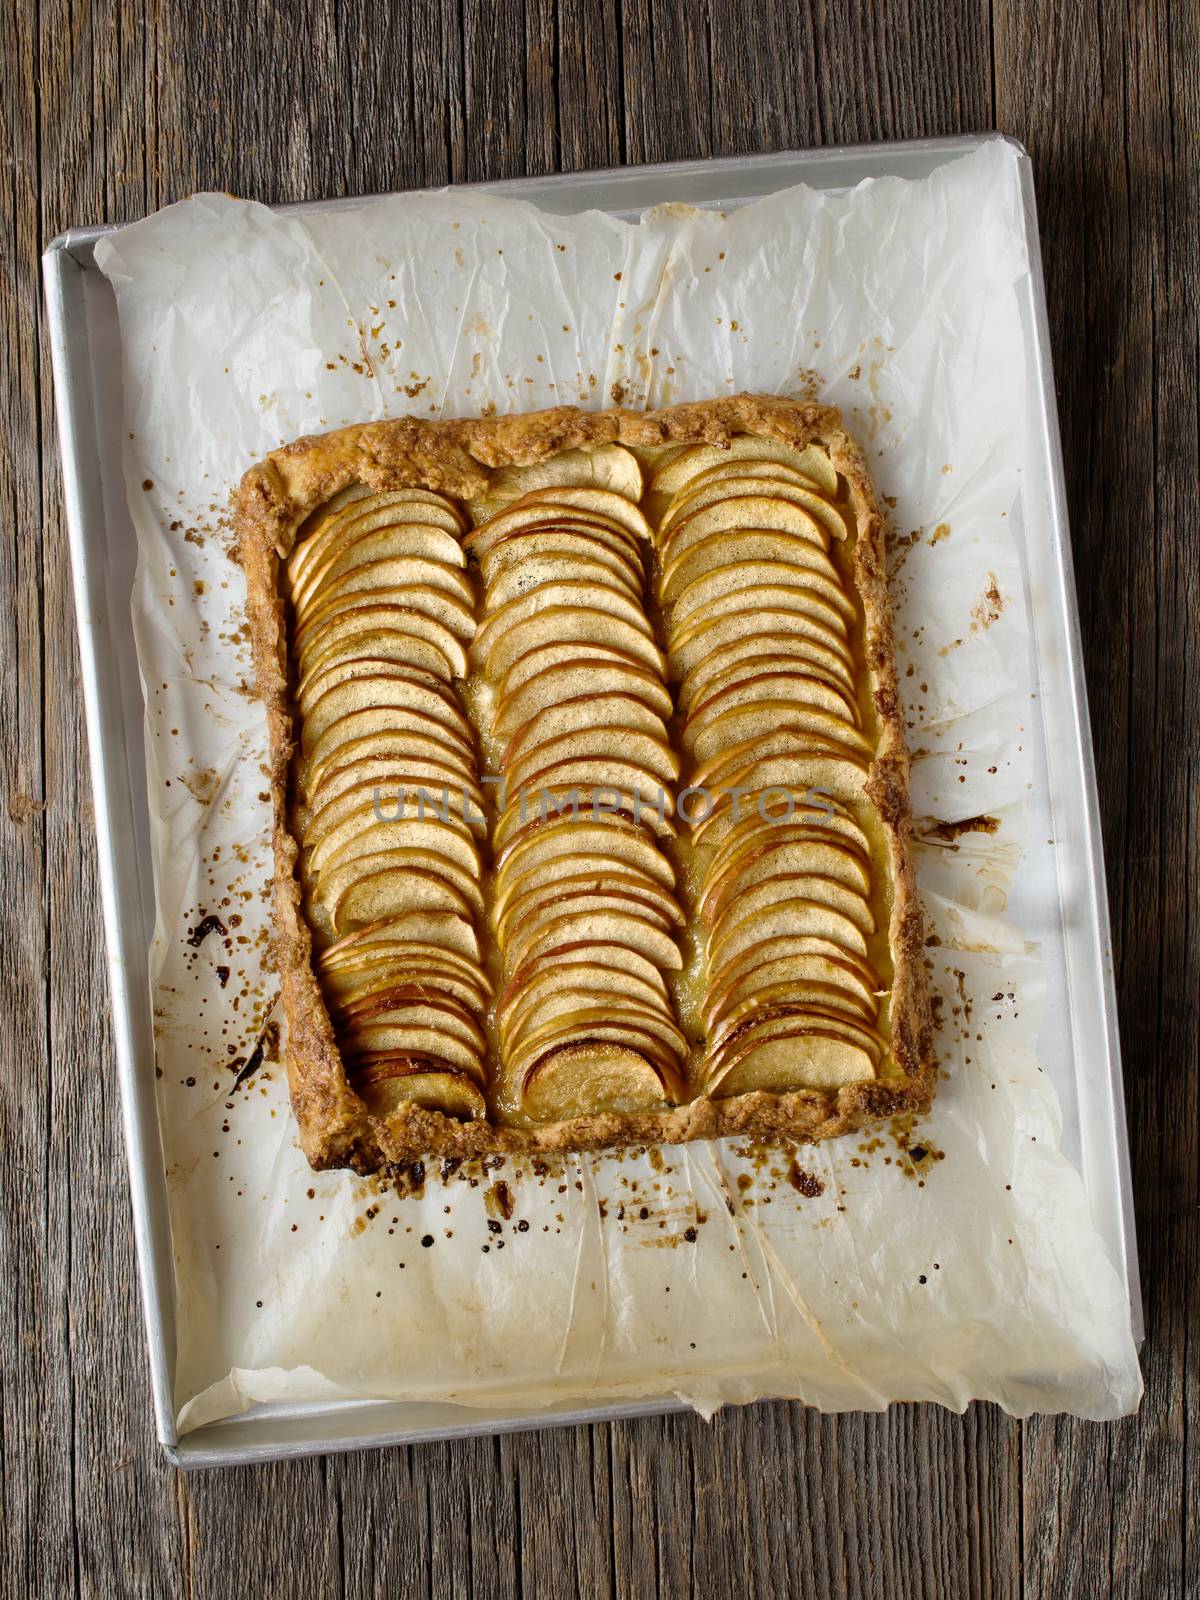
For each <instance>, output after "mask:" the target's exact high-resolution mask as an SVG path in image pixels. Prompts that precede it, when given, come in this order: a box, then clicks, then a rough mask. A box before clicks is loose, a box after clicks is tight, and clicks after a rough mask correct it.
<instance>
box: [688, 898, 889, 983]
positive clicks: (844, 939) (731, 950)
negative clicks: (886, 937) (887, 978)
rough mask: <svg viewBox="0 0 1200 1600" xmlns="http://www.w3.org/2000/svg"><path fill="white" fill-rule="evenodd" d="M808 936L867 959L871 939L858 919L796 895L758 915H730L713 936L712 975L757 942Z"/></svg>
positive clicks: (710, 970) (814, 899)
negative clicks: (868, 940) (740, 916)
mask: <svg viewBox="0 0 1200 1600" xmlns="http://www.w3.org/2000/svg"><path fill="white" fill-rule="evenodd" d="M806 935H807V936H810V937H816V938H821V939H828V940H830V942H831V943H833V944H837V945H840V946H841V947H842V948H843V949H844V950H849V951H850V953H851V955H856V956H859V957H861V958H862V959H863V960H865V959H866V956H867V941H866V939H865V937H864V936H863V931H862V929H861V928H860V927H859V925H858V923H857V922H855V921H853V920H852V919H851V918H850V917H848V916H846V915H845V914H844V913H843V912H842V911H840V910H837V909H835V908H834V907H833V906H831V905H829V904H827V903H826V902H825V901H824V900H818V899H816V898H815V897H811V896H796V897H795V898H794V899H790V900H778V901H776V902H775V903H774V904H773V905H771V906H770V907H769V909H768V910H766V911H765V912H763V913H762V914H761V915H758V916H754V917H750V916H746V917H744V918H740V919H739V918H738V917H736V916H731V917H729V918H727V919H726V920H725V921H724V922H723V923H722V924H721V926H720V927H719V928H717V929H716V930H714V932H713V934H712V936H711V937H710V939H709V944H708V963H709V972H710V975H714V976H715V975H716V974H717V973H720V972H723V971H724V970H725V969H726V968H727V967H729V966H731V965H732V964H733V963H734V962H736V960H737V959H738V957H739V956H740V955H742V954H744V953H745V951H747V950H748V949H750V948H751V946H753V945H756V944H762V943H764V942H765V941H766V940H769V939H778V938H782V937H792V938H801V937H804V936H806Z"/></svg>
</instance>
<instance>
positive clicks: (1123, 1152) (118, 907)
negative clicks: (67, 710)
mask: <svg viewBox="0 0 1200 1600" xmlns="http://www.w3.org/2000/svg"><path fill="white" fill-rule="evenodd" d="M985 143H1004V144H1006V145H1008V146H1009V147H1010V148H1011V149H1012V150H1013V151H1014V152H1015V153H1016V156H1017V158H1018V166H1019V171H1020V182H1021V190H1022V198H1023V200H1024V225H1025V236H1026V245H1027V249H1028V254H1029V263H1030V276H1029V300H1030V307H1031V311H1032V342H1033V347H1034V353H1035V355H1036V357H1037V368H1038V380H1039V381H1038V384H1037V390H1038V395H1039V401H1040V406H1039V413H1038V417H1037V423H1038V433H1039V435H1040V437H1041V438H1042V440H1043V441H1044V444H1045V447H1046V465H1047V468H1048V479H1049V486H1050V515H1051V519H1052V522H1053V524H1054V527H1055V529H1056V532H1057V535H1058V537H1057V538H1056V540H1055V545H1056V558H1057V559H1056V567H1057V575H1058V578H1059V590H1060V596H1061V599H1062V602H1063V606H1064V609H1065V614H1064V616H1063V618H1062V621H1063V624H1064V642H1065V661H1064V664H1063V671H1064V673H1065V674H1067V675H1068V676H1069V678H1070V685H1071V696H1070V702H1071V705H1070V709H1071V712H1072V719H1071V731H1072V735H1073V739H1072V743H1073V745H1074V747H1075V749H1076V750H1077V752H1078V755H1079V758H1080V774H1079V776H1080V780H1081V785H1082V790H1083V797H1084V807H1083V814H1082V816H1081V817H1079V818H1078V819H1077V820H1078V822H1079V823H1080V825H1081V828H1082V833H1083V851H1082V855H1083V860H1084V863H1085V866H1086V884H1085V889H1086V899H1087V903H1088V910H1089V917H1088V925H1089V927H1090V929H1091V931H1092V933H1093V935H1094V939H1093V944H1094V951H1093V954H1094V957H1095V964H1096V969H1097V971H1096V977H1097V982H1098V987H1099V993H1100V1001H1101V1013H1102V1017H1101V1022H1102V1035H1103V1040H1104V1044H1105V1047H1106V1048H1105V1055H1106V1068H1107V1072H1106V1074H1105V1076H1106V1077H1107V1079H1108V1082H1109V1088H1110V1091H1111V1106H1112V1116H1111V1119H1109V1128H1108V1131H1109V1133H1110V1135H1111V1137H1110V1139H1109V1140H1108V1147H1107V1152H1106V1153H1107V1156H1108V1157H1109V1158H1110V1159H1111V1170H1112V1171H1113V1172H1114V1174H1115V1176H1116V1178H1117V1180H1118V1185H1119V1218H1118V1220H1119V1224H1120V1235H1121V1242H1122V1245H1123V1251H1124V1259H1123V1263H1122V1265H1123V1268H1124V1274H1125V1281H1126V1287H1127V1290H1128V1294H1129V1302H1130V1318H1131V1326H1132V1331H1133V1335H1134V1339H1135V1342H1136V1343H1137V1344H1138V1346H1139V1347H1140V1345H1141V1342H1142V1339H1143V1337H1144V1324H1143V1317H1142V1300H1141V1289H1140V1276H1139V1268H1138V1255H1137V1240H1136V1231H1135V1219H1134V1211H1133V1191H1132V1173H1131V1167H1130V1155H1129V1141H1128V1130H1127V1122H1126V1113H1125V1101H1124V1090H1123V1077H1122V1071H1121V1053H1120V1036H1119V1027H1118V1013H1117V1004H1116V983H1115V972H1114V965H1113V956H1112V934H1111V921H1110V916H1109V902H1108V889H1107V879H1106V875H1105V870H1104V859H1103V844H1102V835H1101V828H1100V811H1099V792H1098V785H1097V778H1096V768H1095V755H1094V746H1093V743H1092V737H1091V723H1090V717H1089V712H1088V704H1087V690H1086V681H1085V678H1084V673H1083V654H1082V638H1081V630H1080V623H1079V607H1078V596H1077V591H1076V588H1075V579H1074V565H1073V559H1072V552H1071V543H1070V527H1069V519H1068V515H1067V503H1066V484H1065V476H1064V468H1063V459H1062V444H1061V434H1060V430H1059V423H1058V410H1057V401H1056V395H1055V388H1054V376H1053V367H1052V361H1051V350H1050V331H1049V319H1048V313H1047V307H1046V295H1045V279H1044V274H1043V267H1042V257H1041V247H1040V233H1039V229H1038V225H1037V211H1036V197H1035V191H1034V181H1033V168H1032V162H1031V160H1030V157H1029V155H1028V153H1027V151H1026V150H1025V148H1024V146H1023V145H1022V144H1021V143H1020V141H1019V140H1017V139H1015V138H1012V137H1011V136H1009V135H1006V134H1003V133H998V132H995V131H990V132H985V133H972V134H951V135H944V136H939V137H936V138H929V139H908V140H880V141H867V142H862V143H857V144H847V145H829V146H815V147H807V148H797V149H788V150H781V151H775V152H771V153H765V154H749V155H744V156H725V157H716V158H708V159H696V160H686V161H667V162H658V163H648V164H644V165H634V166H624V167H606V168H595V169H587V170H584V171H579V172H567V173H561V172H560V173H549V174H543V175H534V176H524V177H519V178H502V179H490V180H485V181H480V182H473V183H467V184H454V185H448V186H438V187H436V188H434V189H424V190H422V189H410V190H397V191H389V193H392V194H406V193H407V194H415V193H429V192H436V193H441V192H453V191H457V190H463V191H466V192H469V193H470V192H478V193H491V194H499V195H505V196H508V197H511V198H515V199H524V200H528V201H531V202H532V203H534V204H537V202H538V200H539V199H540V198H547V197H548V198H550V199H557V200H563V199H571V198H577V197H578V196H579V195H580V194H586V193H587V191H588V190H589V188H605V187H607V188H610V189H615V190H617V191H619V192H620V194H624V196H625V198H627V199H629V198H631V197H636V198H633V203H632V204H631V205H630V206H629V207H625V208H623V207H621V206H619V205H613V204H609V205H599V204H591V205H589V204H579V203H576V204H573V205H571V206H569V207H566V208H564V209H568V210H570V211H572V212H578V211H581V210H591V209H599V210H604V211H607V212H609V213H610V214H616V215H621V214H622V212H623V211H629V210H633V211H636V210H641V209H644V208H645V207H647V206H649V205H652V204H655V203H658V202H657V201H654V200H651V199H649V198H648V197H647V196H646V195H645V194H644V193H643V192H642V191H644V190H645V189H646V188H647V187H650V186H653V185H655V184H658V183H662V182H680V181H686V180H689V179H691V180H696V179H703V180H706V181H709V182H711V183H712V184H713V185H715V186H716V187H718V188H724V187H728V184H726V183H722V180H729V182H731V183H734V184H735V185H736V184H738V183H744V182H745V181H746V180H751V187H750V190H748V192H746V193H745V194H740V195H738V196H737V197H736V198H734V197H733V196H728V197H721V196H718V197H714V198H712V199H707V200H700V201H694V202H693V203H696V204H700V205H710V206H711V205H721V204H722V203H726V202H727V203H730V204H737V205H741V204H745V203H748V202H749V201H750V200H752V199H754V198H757V197H759V196H761V195H763V194H766V193H772V192H776V191H777V190H779V189H781V188H784V187H788V186H790V184H791V183H793V182H794V183H808V184H810V185H811V186H815V187H818V188H824V189H837V188H840V187H844V186H845V185H842V184H839V183H837V182H835V181H830V182H826V183H820V182H819V181H817V179H818V175H817V174H816V173H814V172H812V171H809V172H808V173H806V174H801V173H800V172H797V173H795V174H794V175H793V176H789V177H784V176H782V175H783V174H787V173H790V171H791V169H792V168H803V167H809V168H817V167H823V168H825V169H826V173H827V174H828V173H829V172H831V171H836V170H837V167H838V164H839V163H841V164H842V165H843V166H845V167H847V168H848V170H847V172H846V174H845V176H846V178H847V180H848V181H861V180H863V179H866V178H878V177H883V176H889V175H896V176H905V175H906V174H905V173H903V172H900V173H895V174H892V173H890V171H889V170H888V169H889V168H890V167H891V166H893V165H896V164H899V165H901V166H905V165H908V164H910V163H911V164H913V165H914V166H915V165H916V164H917V163H920V162H922V161H923V162H928V161H930V160H931V159H932V160H933V163H934V167H936V166H941V165H943V164H945V163H946V162H949V161H952V160H954V159H955V158H956V157H959V156H962V155H967V154H969V153H971V152H972V151H974V150H976V149H977V148H979V147H980V146H981V145H983V144H985ZM860 168H861V169H862V170H857V169H860ZM929 170H932V168H931V169H929ZM909 175H915V173H914V174H909ZM772 180H774V181H772ZM751 191H752V192H751ZM620 194H618V198H619V197H620ZM381 197H382V196H380V195H378V194H368V195H356V196H339V197H334V198H329V199H315V200H305V201H298V202H291V203H289V204H286V205H279V206H272V207H270V208H269V209H271V210H274V211H278V212H281V213H285V214H287V213H293V212H309V211H314V210H337V209H343V208H350V207H355V206H361V205H362V204H364V203H366V202H369V201H370V200H372V199H377V198H381ZM660 198H661V197H660ZM123 226H127V224H125V223H120V224H118V223H99V224H89V225H84V226H78V227H72V228H68V229H66V230H64V231H63V232H61V233H59V234H58V235H56V236H55V237H54V238H53V239H51V240H50V242H49V243H48V244H47V246H46V248H45V251H44V253H43V256H42V269H43V285H44V292H45V301H46V314H47V323H48V327H49V333H50V346H51V360H52V369H53V376H54V391H55V406H56V415H57V420H58V434H59V450H60V457H61V463H62V469H63V484H64V505H65V514H66V522H67V531H68V544H69V552H70V559H71V568H72V577H73V588H74V593H75V605H76V620H77V627H78V631H79V636H80V651H81V657H82V659H83V665H84V670H83V671H82V673H81V678H82V681H83V696H84V713H85V722H86V725H87V729H88V747H89V764H90V768H91V778H92V789H93V797H94V803H95V816H96V831H97V855H98V877H99V883H100V891H101V903H102V914H103V920H104V926H105V936H106V964H107V966H108V971H109V983H110V988H111V991H112V1013H113V1031H114V1042H115V1047H116V1050H115V1053H116V1060H117V1070H118V1079H119V1088H120V1094H121V1106H122V1121H123V1126H124V1135H125V1142H126V1153H127V1165H128V1168H129V1177H130V1192H131V1204H132V1212H133V1224H134V1240H135V1249H136V1254H137V1262H138V1276H139V1282H140V1287H141V1294H142V1307H143V1321H144V1323H145V1327H146V1335H147V1345H148V1353H149V1360H150V1375H151V1389H152V1394H153V1400H154V1409H155V1418H156V1432H157V1437H158V1439H159V1442H160V1444H161V1445H162V1447H163V1449H164V1452H165V1454H166V1455H167V1457H168V1459H169V1460H170V1461H171V1462H172V1463H173V1464H174V1465H176V1466H179V1467H182V1468H188V1469H192V1468H201V1467H210V1466H218V1465H239V1464H246V1463H250V1462H257V1461H265V1460H280V1459H290V1458H293V1457H297V1456H302V1455H306V1454H318V1453H320V1454H324V1453H333V1452H337V1451H344V1450H352V1449H365V1448H378V1447H383V1446H386V1445H394V1444H408V1443H418V1442H423V1441H425V1440H430V1439H446V1438H456V1437H468V1436H473V1435H479V1434H499V1433H506V1432H514V1431H525V1430H529V1429H536V1428H540V1427H553V1426H573V1425H578V1424H581V1423H588V1422H595V1421H607V1420H612V1419H615V1418H619V1417H627V1416H649V1415H659V1414H665V1413H670V1412H675V1411H678V1410H681V1409H685V1407H684V1405H683V1402H681V1401H680V1400H679V1399H678V1397H676V1396H672V1395H662V1396H656V1397H651V1398H648V1399H644V1400H638V1401H635V1402H626V1403H621V1402H617V1403H598V1404H596V1405H594V1406H578V1405H574V1404H571V1405H569V1406H564V1407H553V1406H552V1407H549V1408H545V1409H544V1410H542V1411H536V1412H525V1413H522V1414H520V1415H516V1416H513V1415H507V1414H503V1415H497V1416H496V1417H495V1418H494V1419H492V1418H485V1419H484V1420H482V1421H481V1420H479V1418H478V1416H477V1415H475V1416H473V1417H472V1419H471V1420H470V1421H469V1422H466V1423H464V1424H463V1425H461V1426H456V1425H454V1424H449V1425H447V1426H446V1427H445V1428H432V1427H424V1428H422V1427H420V1426H417V1427H415V1428H403V1427H402V1428H397V1429H391V1428H386V1427H385V1428H384V1429H382V1430H379V1431H376V1432H371V1431H370V1429H369V1427H364V1428H358V1429H350V1430H348V1431H347V1432H346V1433H344V1434H341V1435H336V1436H331V1437H329V1438H326V1439H317V1438H313V1439H311V1440H308V1441H303V1440H299V1441H297V1442H295V1443H274V1444H270V1443H261V1444H256V1443H255V1442H254V1441H253V1439H249V1440H243V1441H242V1442H240V1443H239V1442H237V1441H236V1439H235V1440H233V1441H232V1442H231V1443H229V1444H227V1445H226V1444H223V1443H222V1440H221V1436H222V1435H225V1436H229V1435H233V1434H236V1433H237V1432H239V1431H240V1432H243V1433H244V1432H246V1431H248V1429H247V1425H252V1423H253V1420H254V1418H255V1410H254V1409H252V1410H251V1411H249V1412H247V1413H243V1414H241V1415H240V1416H238V1417H234V1418H230V1419H226V1420H225V1421H223V1422H221V1423H214V1424H208V1425H206V1426H204V1427H201V1428H198V1429H196V1430H194V1431H193V1432H190V1433H188V1434H186V1435H184V1436H183V1437H182V1438H181V1437H180V1436H179V1434H178V1430H177V1427H176V1418H175V1404H174V1394H173V1372H172V1367H173V1360H171V1359H169V1357H170V1356H171V1354H172V1351H173V1344H174V1339H173V1326H174V1312H175V1305H174V1298H175V1286H174V1274H173V1269H172V1266H171V1246H170V1222H169V1211H168V1209H167V1205H166V1186H165V1174H164V1171H163V1159H162V1148H161V1143H160V1136H159V1127H158V1118H157V1108H156V1104H155V1100H154V1094H153V1080H152V1079H151V1081H150V1089H149V1093H148V1094H147V1093H144V1092H141V1090H144V1088H145V1085H144V1084H142V1085H141V1086H140V1087H139V1076H140V1077H142V1078H145V1076H146V1074H145V1073H144V1072H142V1073H141V1074H140V1075H139V1071H138V1066H137V1060H136V1049H135V1041H134V1037H133V1031H132V1026H131V1014H130V1008H129V1002H130V990H129V983H128V980H127V966H126V961H125V959H124V956H123V953H122V928H121V911H122V903H121V898H120V893H119V890H118V875H117V865H116V857H115V850H114V838H113V823H114V820H115V819H114V814H113V808H112V797H111V794H110V791H109V785H108V782H107V774H106V772H105V769H104V750H103V748H102V739H101V731H102V720H103V712H102V707H101V704H100V693H99V688H98V685H97V679H96V673H95V670H94V667H95V662H96V658H97V652H98V650H99V649H100V648H101V645H102V639H101V637H100V635H102V634H103V633H104V632H106V631H107V629H106V625H107V617H104V618H96V617H94V616H93V614H92V612H91V610H90V608H89V604H88V599H89V591H88V573H89V563H90V561H91V559H92V558H91V550H90V547H89V540H88V532H87V529H88V526H89V520H90V519H91V518H96V517H98V518H99V519H100V520H103V507H102V505H99V504H97V505H94V506H89V503H88V495H87V493H86V491H85V485H84V477H85V472H84V469H83V467H82V464H81V460H80V449H79V446H80V444H81V441H86V442H88V443H91V444H93V445H94V443H95V441H94V437H93V436H92V433H91V429H92V426H93V424H94V421H95V413H94V410H93V409H90V408H89V406H88V405H87V403H86V402H87V400H88V398H90V397H88V396H84V395H81V394H80V393H79V379H80V373H79V371H78V370H77V366H76V362H75V361H74V360H73V345H74V344H77V343H78V340H73V339H72V328H71V326H70V319H69V315H68V310H67V304H66V300H67V295H68V292H69V284H68V280H69V277H70V276H76V275H77V276H78V277H80V278H82V276H83V275H84V274H86V273H88V272H89V271H92V270H94V261H93V256H94V248H95V245H96V242H97V241H98V240H99V239H101V238H102V237H104V236H105V235H106V234H109V233H112V232H115V231H117V230H118V229H119V228H120V227H123ZM95 453H96V452H95V451H93V454H95ZM95 466H96V468H97V470H98V457H97V461H96V463H95ZM343 1404H347V1405H348V1406H349V1408H350V1409H351V1410H353V1411H355V1412H356V1413H357V1414H358V1415H359V1416H361V1417H363V1418H367V1417H368V1416H369V1414H370V1412H371V1411H372V1409H379V1408H385V1409H386V1408H390V1409H394V1408H395V1407H396V1406H397V1405H398V1404H404V1403H403V1402H394V1401H385V1400H379V1401H371V1402H361V1403H359V1402H343ZM265 1409H266V1410H269V1408H265ZM310 1409H311V1411H312V1412H313V1414H314V1415H315V1414H317V1413H318V1412H320V1411H322V1410H324V1409H325V1408H324V1407H317V1406H314V1407H312V1408H310ZM453 1409H461V1408H453ZM239 1425H241V1426H239ZM249 1431H252V1426H251V1427H250V1428H249Z"/></svg>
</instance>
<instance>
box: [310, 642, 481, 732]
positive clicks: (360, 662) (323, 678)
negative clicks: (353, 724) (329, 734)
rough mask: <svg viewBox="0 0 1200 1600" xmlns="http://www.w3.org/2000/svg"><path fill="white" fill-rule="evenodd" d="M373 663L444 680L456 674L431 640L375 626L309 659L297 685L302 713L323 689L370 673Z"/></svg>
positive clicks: (440, 680)
mask: <svg viewBox="0 0 1200 1600" xmlns="http://www.w3.org/2000/svg"><path fill="white" fill-rule="evenodd" d="M372 663H376V664H387V665H390V666H398V667H401V668H404V667H408V668H411V669H412V670H413V671H414V672H416V673H418V674H421V673H424V674H426V675H427V676H429V677H432V678H437V679H438V680H439V682H442V683H449V682H451V680H452V676H453V675H452V673H451V671H450V667H449V663H448V661H447V659H446V656H445V655H444V654H443V653H442V651H441V650H439V649H438V647H437V645H435V644H431V643H430V642H429V640H428V639H419V638H417V637H415V636H414V635H413V634H410V633H397V632H389V631H387V630H385V629H382V628H379V629H373V630H372V631H371V632H369V633H366V634H364V635H363V636H362V637H361V638H353V637H351V638H348V639H342V640H341V641H340V643H339V644H338V645H337V646H335V647H334V648H333V649H332V650H328V651H323V652H322V653H321V655H320V656H319V657H318V659H317V660H316V661H315V662H311V661H310V663H309V664H308V666H307V667H306V668H305V670H304V671H303V672H302V673H301V675H300V679H299V682H298V683H297V685H296V704H297V705H298V706H299V707H300V710H301V713H303V711H304V709H305V707H306V706H309V705H311V704H312V702H313V700H314V699H316V697H317V696H318V695H319V694H320V693H321V691H322V689H328V688H332V686H333V685H334V684H335V683H340V682H342V681H343V680H344V679H346V678H362V677H366V676H368V675H369V674H370V672H371V671H372V670H373V667H372V665H371V664H372Z"/></svg>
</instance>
